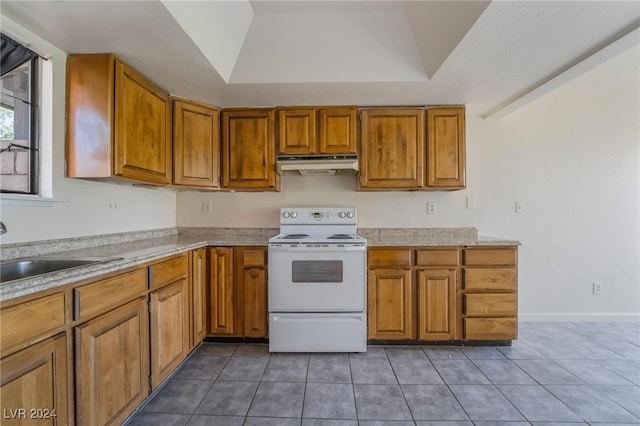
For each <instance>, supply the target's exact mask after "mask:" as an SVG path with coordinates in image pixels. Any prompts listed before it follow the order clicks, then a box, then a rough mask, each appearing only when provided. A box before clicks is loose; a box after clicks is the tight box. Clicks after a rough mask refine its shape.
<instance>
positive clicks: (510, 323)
mask: <svg viewBox="0 0 640 426" xmlns="http://www.w3.org/2000/svg"><path fill="white" fill-rule="evenodd" d="M516 336H517V326H516V319H515V318H465V319H464V338H465V339H466V340H513V339H515V338H516Z"/></svg>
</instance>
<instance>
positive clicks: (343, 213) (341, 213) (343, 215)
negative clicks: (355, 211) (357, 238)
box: [338, 212, 347, 219]
mask: <svg viewBox="0 0 640 426" xmlns="http://www.w3.org/2000/svg"><path fill="white" fill-rule="evenodd" d="M346 215H347V214H346V213H345V212H340V213H338V216H340V218H341V219H344V218H345V216H346Z"/></svg>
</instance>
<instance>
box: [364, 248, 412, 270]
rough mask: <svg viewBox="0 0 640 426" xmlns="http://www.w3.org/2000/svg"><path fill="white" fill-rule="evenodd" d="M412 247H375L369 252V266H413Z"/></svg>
mask: <svg viewBox="0 0 640 426" xmlns="http://www.w3.org/2000/svg"><path fill="white" fill-rule="evenodd" d="M412 252H413V250H411V249H373V250H369V253H368V265H369V267H380V266H411V264H412V261H411V260H412V259H411V254H412Z"/></svg>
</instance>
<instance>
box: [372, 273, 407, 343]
mask: <svg viewBox="0 0 640 426" xmlns="http://www.w3.org/2000/svg"><path fill="white" fill-rule="evenodd" d="M411 275H412V274H411V269H408V268H390V269H385V268H375V269H369V276H368V307H367V315H368V322H369V331H368V338H369V339H381V340H385V339H393V340H398V339H400V340H402V339H415V326H414V318H415V307H414V305H415V294H414V293H415V286H414V283H413V280H412V278H411Z"/></svg>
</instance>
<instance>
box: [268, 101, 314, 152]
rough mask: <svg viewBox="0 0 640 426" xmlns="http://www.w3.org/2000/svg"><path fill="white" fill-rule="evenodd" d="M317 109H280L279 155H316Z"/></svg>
mask: <svg viewBox="0 0 640 426" xmlns="http://www.w3.org/2000/svg"><path fill="white" fill-rule="evenodd" d="M316 152H317V147H316V110H315V108H299V107H290V108H278V153H280V154H306V155H309V154H315V153H316Z"/></svg>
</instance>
